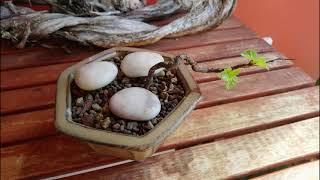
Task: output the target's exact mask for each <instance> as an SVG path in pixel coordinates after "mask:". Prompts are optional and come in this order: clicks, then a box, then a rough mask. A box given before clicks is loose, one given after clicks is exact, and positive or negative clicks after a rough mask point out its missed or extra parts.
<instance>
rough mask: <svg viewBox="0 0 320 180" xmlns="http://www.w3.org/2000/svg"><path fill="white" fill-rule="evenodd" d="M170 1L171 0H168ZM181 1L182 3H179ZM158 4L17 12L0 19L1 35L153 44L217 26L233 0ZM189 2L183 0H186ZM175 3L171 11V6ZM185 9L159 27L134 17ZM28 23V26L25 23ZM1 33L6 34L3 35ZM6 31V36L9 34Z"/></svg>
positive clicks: (21, 38)
mask: <svg viewBox="0 0 320 180" xmlns="http://www.w3.org/2000/svg"><path fill="white" fill-rule="evenodd" d="M168 1H170V0H168ZM180 1H181V2H183V3H181V2H180ZM180 1H178V4H176V1H173V0H172V1H171V4H170V3H167V4H165V3H166V2H165V1H164V0H161V1H159V3H160V5H161V6H160V5H159V4H158V5H157V6H150V7H147V6H146V7H143V8H140V9H135V10H133V11H130V12H128V13H125V14H121V16H120V15H119V16H114V15H104V14H103V13H100V14H99V12H95V15H96V16H95V17H92V16H89V17H79V16H74V15H70V14H61V13H48V12H19V10H18V15H15V16H13V17H11V18H7V19H2V20H1V35H2V37H3V38H8V37H9V39H10V37H12V39H13V37H14V38H15V39H18V40H19V41H22V43H21V44H22V45H21V44H20V47H24V45H23V42H24V41H26V39H32V40H37V39H39V38H48V37H63V38H66V39H69V40H72V41H76V42H79V43H81V44H83V45H94V46H98V47H103V48H108V47H113V46H142V45H147V44H151V43H154V42H156V41H158V40H160V39H161V38H164V37H177V36H183V35H186V34H192V33H197V32H199V31H203V30H206V29H208V28H212V27H216V26H218V25H220V24H221V23H222V22H223V21H224V20H225V19H226V18H228V17H229V16H230V14H231V13H232V11H233V9H234V6H235V2H236V0H201V1H194V0H192V1H191V0H184V1H183V0H180ZM189 1H190V2H191V3H189V4H188V3H186V2H189ZM174 4H175V6H174V7H175V8H176V9H174V10H171V11H170V8H168V7H173V5H174ZM181 8H183V9H187V10H188V13H187V14H186V15H185V16H183V17H181V18H179V19H177V20H175V21H173V22H171V23H169V24H167V25H165V26H162V27H156V26H153V25H149V24H147V23H145V22H141V21H137V19H150V18H152V17H158V16H161V12H160V11H159V9H160V10H161V9H167V10H168V11H167V12H166V13H165V14H170V13H172V12H174V11H176V10H177V9H181ZM26 21H27V22H29V23H30V25H28V26H29V27H30V32H29V33H26V31H28V30H29V29H28V28H29V27H28V26H26V25H25V24H26V23H25V22H26ZM3 34H6V36H4V35H3ZM8 34H9V35H8Z"/></svg>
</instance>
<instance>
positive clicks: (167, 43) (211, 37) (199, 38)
mask: <svg viewBox="0 0 320 180" xmlns="http://www.w3.org/2000/svg"><path fill="white" fill-rule="evenodd" d="M253 38H257V36H256V34H255V33H254V32H253V31H251V30H250V29H248V28H246V27H241V28H236V29H229V30H223V31H217V30H209V31H206V32H202V33H199V34H192V35H188V36H183V37H179V38H174V39H162V40H161V41H159V42H157V43H155V44H152V45H148V46H145V48H147V49H154V50H157V51H168V50H176V49H182V48H191V47H197V46H205V45H209V44H214V43H221V42H226V41H238V40H246V39H253ZM142 48H144V47H142Z"/></svg>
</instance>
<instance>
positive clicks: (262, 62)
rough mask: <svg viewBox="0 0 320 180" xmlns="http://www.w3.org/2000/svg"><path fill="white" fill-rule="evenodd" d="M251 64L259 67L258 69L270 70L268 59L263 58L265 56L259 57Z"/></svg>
mask: <svg viewBox="0 0 320 180" xmlns="http://www.w3.org/2000/svg"><path fill="white" fill-rule="evenodd" d="M251 63H252V64H254V65H256V66H258V67H261V68H264V69H267V70H269V67H268V64H267V61H266V58H265V57H263V56H259V57H257V58H255V59H253V60H252V61H251Z"/></svg>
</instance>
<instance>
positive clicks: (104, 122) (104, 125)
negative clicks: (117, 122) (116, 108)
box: [100, 117, 111, 129]
mask: <svg viewBox="0 0 320 180" xmlns="http://www.w3.org/2000/svg"><path fill="white" fill-rule="evenodd" d="M110 123H111V118H110V117H106V118H105V119H104V120H101V121H100V125H101V127H102V128H103V129H107V128H108V127H109V125H110Z"/></svg>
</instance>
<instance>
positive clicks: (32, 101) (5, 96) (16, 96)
mask: <svg viewBox="0 0 320 180" xmlns="http://www.w3.org/2000/svg"><path fill="white" fill-rule="evenodd" d="M30 78H32V77H30ZM55 93H56V85H55V84H50V85H44V86H36V87H30V88H24V89H16V90H12V91H4V92H1V94H0V96H1V100H0V101H1V115H3V114H5V113H13V112H21V111H28V110H39V108H45V107H52V106H53V105H54V102H55V96H56V94H55Z"/></svg>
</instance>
